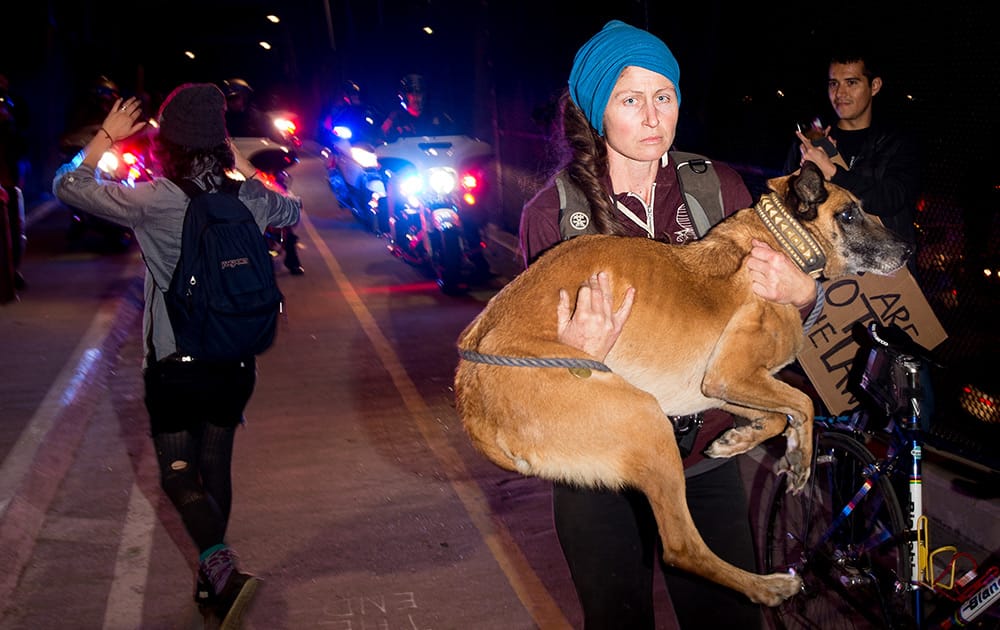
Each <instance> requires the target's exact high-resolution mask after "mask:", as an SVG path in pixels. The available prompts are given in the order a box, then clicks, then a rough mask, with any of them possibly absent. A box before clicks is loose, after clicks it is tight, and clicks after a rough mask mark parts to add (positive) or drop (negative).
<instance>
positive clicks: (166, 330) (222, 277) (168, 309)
mask: <svg viewBox="0 0 1000 630" xmlns="http://www.w3.org/2000/svg"><path fill="white" fill-rule="evenodd" d="M225 106H226V100H225V96H224V95H223V93H222V91H221V90H219V88H218V87H216V86H215V85H212V84H208V83H189V84H183V85H181V86H179V87H177V88H176V89H175V90H174V91H173V92H171V93H170V94H169V95H168V96H167V98H166V99H165V100H164V102H163V105H162V106H161V108H160V111H159V115H158V122H159V132H158V133H157V134H156V136H155V138H154V141H153V155H154V158H155V159H156V161H157V162H158V164H159V167H160V172H161V173H162V176H158V177H156V178H154V179H153V181H151V182H140V183H137V184H136V185H135V187H129V186H126V185H124V184H118V183H113V182H106V181H100V180H98V179H96V178H95V176H94V172H95V167H96V165H97V162H98V159H99V158H100V156H101V154H102V153H104V151H106V150H107V149H108V148H109V147H111V146H112V145H113V144H114V143H116V142H118V141H119V140H122V139H124V138H126V137H128V136H130V135H132V134H134V133H136V132H137V131H139V130H140V129H142V127H143V125H144V123H142V122H138V121H139V120H140V115H141V111H140V110H141V104H140V103H139V101H138V100H137V99H135V98H130V99H127V100H122V99H120V98H119V99H117V100H116V102H115V104H114V107H113V109H112V110H111V112H110V113H108V115H107V117H106V118H105V119H104V122H103V123H102V125H101V127H100V129H99V130H98V132H97V134H96V135H95V136H94V138H93V139H92V140H91V141H90V142H89V143H88V144H87V145H86V146H85V147H84V148H83V150H82V151H81V152H80V154H78V155H77V157H76V158H75V159H74V160H72V161H71V162H69V163H68V164H65V165H63V166H62V167H60V168H59V170H58V171H57V172H56V175H55V179H54V181H53V192H54V194H55V195H56V196H57V197H58V198H59V199H60V200H61V201H63V202H64V203H67V204H69V205H73V206H76V207H79V208H83V209H85V210H87V211H88V212H92V213H94V214H95V215H98V216H100V217H102V218H105V219H108V220H110V221H113V222H116V223H119V224H121V225H123V226H126V227H129V228H131V229H132V230H133V231H134V233H135V238H136V241H137V242H138V244H139V247H140V248H141V250H142V255H143V258H144V260H145V262H146V267H147V269H146V275H145V289H144V298H145V300H144V313H143V340H144V341H145V343H146V356H145V357H144V360H143V372H144V382H145V403H146V409H147V411H148V412H149V417H150V433H151V434H152V438H153V444H154V446H155V450H156V457H157V462H158V464H159V468H160V483H161V486H162V488H163V490H164V492H165V493H166V495H167V496H168V497H169V498H170V501H171V502H172V503H173V505H174V507H175V508H176V509H177V511H178V513H179V514H180V517H181V520H182V521H183V523H184V527H185V529H186V530H187V532H188V534H189V536H190V537H191V540H192V541H193V542H194V544H195V546H196V547H197V549H198V552H199V554H200V555H199V558H198V563H197V569H196V585H195V601H196V603H197V604H198V605H199V607H200V608H201V610H202V612H203V614H205V615H206V617H208V616H214V617H217V618H218V621H219V622H220V623H221V626H222V627H223V628H236V627H238V626H239V624H240V620H241V618H242V616H243V614H244V612H245V611H246V608H247V606H248V605H249V603H250V601H251V598H252V596H253V593H254V591H255V589H256V588H257V585H258V582H259V580H258V578H257V577H255V576H254V575H252V574H250V573H247V572H244V571H242V570H241V568H240V567H239V565H238V563H237V557H236V554H235V553H234V551H233V550H232V548H230V547H229V546H228V545H227V543H226V531H227V528H228V525H229V515H230V509H231V506H232V479H231V462H232V454H233V445H234V437H235V434H236V429H237V427H238V426H240V425H241V424H243V422H244V418H243V411H244V409H245V407H246V404H247V402H248V401H249V399H250V396H251V394H252V393H253V389H254V385H255V381H256V363H255V354H257V353H259V352H262V351H263V350H265V349H266V348H267V347H268V346H269V345H270V343H271V341H272V340H273V339H274V330H275V324H276V321H277V310H278V308H279V306H280V304H279V301H280V292H278V291H277V288H276V285H275V284H274V268H273V264H272V263H271V261H270V256H269V255H268V254H267V251H266V244H265V243H264V239H263V236H262V235H263V232H264V229H265V228H266V227H267V226H268V225H276V226H286V225H292V224H294V223H296V222H297V221H298V219H299V214H300V211H301V208H302V203H301V200H300V199H298V198H297V197H295V196H293V195H290V194H285V193H282V192H279V191H275V190H272V189H269V188H267V187H266V186H265V185H264V184H262V183H261V182H260V181H259V180H258V179H257V178H256V177H255V175H256V171H255V169H254V167H253V166H252V165H251V164H250V163H249V162H248V161H247V160H246V158H245V157H244V156H243V155H241V154H240V153H239V152H238V151H236V150H235V149H234V148H233V147H232V146H231V144H230V141H229V135H228V134H227V132H226V120H225ZM237 173H238V175H236V174H237ZM234 177H236V178H238V179H243V180H244V181H234V179H233V178H234ZM189 204H190V208H189ZM201 213H205V214H206V216H207V215H211V217H215V219H216V220H213V221H211V222H212V223H213V226H214V227H212V228H211V229H206V230H205V231H204V233H203V234H202V235H197V234H195V233H194V231H193V230H195V229H197V226H198V225H199V224H202V223H205V222H206V221H207V219H206V217H205V216H201ZM211 217H210V218H211ZM199 246H203V249H202V248H200V247H199ZM192 250H194V251H192ZM265 263H266V265H265ZM175 276H178V278H177V282H174V278H175ZM234 288H239V289H241V290H240V291H238V293H240V294H241V295H240V296H238V297H237V298H232V296H231V295H227V291H229V290H230V289H234ZM231 293H232V294H233V295H235V294H236V293H237V291H232V292H231ZM243 293H246V296H243V295H242V294H243ZM217 303H222V304H225V305H226V306H228V307H230V310H232V309H235V310H236V311H237V312H236V313H235V315H237V316H242V317H236V319H237V321H235V322H234V321H232V319H233V318H231V317H227V316H226V315H225V314H222V315H220V314H219V313H225V312H226V310H225V309H219V313H216V314H214V315H213V314H210V313H209V311H212V310H213V309H209V308H208V305H210V304H217ZM202 329H207V330H212V331H215V332H212V333H209V334H201V333H200V331H201V330H202ZM248 329H249V330H248Z"/></svg>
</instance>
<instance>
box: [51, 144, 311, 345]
mask: <svg viewBox="0 0 1000 630" xmlns="http://www.w3.org/2000/svg"><path fill="white" fill-rule="evenodd" d="M52 192H53V194H55V195H56V197H58V198H59V199H60V201H62V202H63V203H65V204H67V205H69V206H73V207H75V208H79V209H81V210H83V211H85V212H89V213H91V214H93V215H94V216H97V217H100V218H102V219H107V220H109V221H112V222H114V223H117V224H119V225H123V226H125V227H128V228H130V229H131V230H132V232H133V233H134V234H135V239H136V241H137V242H138V243H139V248H140V249H141V250H142V255H143V258H144V259H145V261H146V278H145V287H144V296H145V308H144V311H143V316H142V331H143V339H152V340H153V346H154V349H155V350H156V356H158V357H165V356H168V355H170V354H173V353H174V352H176V350H177V346H176V343H175V341H174V332H173V330H172V329H171V327H170V319H169V317H168V316H167V308H166V303H165V302H164V299H163V293H164V292H165V291H166V290H167V287H168V286H169V285H170V278H171V276H173V273H174V268H175V267H176V266H177V261H178V259H179V258H180V252H181V227H182V226H183V223H184V213H185V211H186V210H187V204H188V197H187V195H185V194H184V192H183V191H182V190H181V189H180V188H178V187H177V185H176V184H174V183H173V182H172V181H170V180H169V179H164V178H157V179H154V180H153V181H151V182H140V183H137V184H136V185H135V187H134V188H133V187H130V186H126V185H124V184H118V183H114V182H106V181H99V180H97V179H95V177H94V169H92V168H88V167H86V166H83V165H81V166H80V167H78V168H74V167H73V165H72V163H70V164H66V165H63V166H62V167H61V168H60V169H59V170H58V171H56V176H55V179H54V180H53V182H52ZM240 200H242V201H243V203H245V204H246V205H247V207H248V208H249V209H250V212H251V213H252V214H253V216H254V219H255V220H256V222H257V226H258V227H259V228H260V231H261V234H263V233H264V230H265V229H266V228H267V226H269V225H272V226H274V227H284V226H288V225H294V224H295V223H297V222H298V220H299V213H300V211H301V210H302V201H301V200H300V199H299V198H298V197H295V196H294V195H283V194H281V193H278V192H275V191H272V190H269V189H268V188H267V187H265V186H264V184H262V183H261V182H259V181H257V180H255V179H251V180H249V181H247V182H245V183H244V184H243V186H242V187H241V189H240ZM150 335H152V336H150Z"/></svg>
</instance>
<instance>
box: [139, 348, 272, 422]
mask: <svg viewBox="0 0 1000 630" xmlns="http://www.w3.org/2000/svg"><path fill="white" fill-rule="evenodd" d="M143 380H144V381H145V385H146V395H145V403H146V410H147V411H148V412H149V421H150V429H151V432H152V434H153V435H158V434H160V433H176V432H178V431H186V430H188V429H191V428H194V427H197V426H198V425H200V424H201V423H205V422H208V423H211V424H214V425H216V426H220V427H234V426H236V425H237V424H240V423H241V422H242V421H243V410H244V409H245V408H246V405H247V402H248V401H249V400H250V395H251V394H253V388H254V385H255V383H256V380H257V368H256V364H255V362H254V360H253V359H252V358H250V359H247V360H244V361H227V362H211V361H182V360H179V359H177V358H173V357H168V358H166V359H163V360H161V361H155V362H154V361H150V362H148V364H147V366H146V370H145V373H144V374H143Z"/></svg>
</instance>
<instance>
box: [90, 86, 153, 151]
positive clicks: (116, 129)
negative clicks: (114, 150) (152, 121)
mask: <svg viewBox="0 0 1000 630" xmlns="http://www.w3.org/2000/svg"><path fill="white" fill-rule="evenodd" d="M141 115H142V103H141V102H140V101H139V99H137V98H135V97H134V96H133V97H132V98H129V99H127V100H124V101H123V100H122V99H118V100H116V101H115V106H114V107H112V108H111V111H110V112H108V115H107V116H106V117H105V118H104V122H103V123H102V124H101V129H103V130H104V131H105V132H107V135H108V136H109V137H110V138H111V141H112V143H114V142H118V141H119V140H124V139H125V138H128V137H129V136H131V135H132V134H134V133H136V132H138V131H139V130H140V129H142V128H143V127H145V126H146V121H144V120H142V121H140V120H139V116H141ZM97 133H98V135H101V132H100V131H98V132H97Z"/></svg>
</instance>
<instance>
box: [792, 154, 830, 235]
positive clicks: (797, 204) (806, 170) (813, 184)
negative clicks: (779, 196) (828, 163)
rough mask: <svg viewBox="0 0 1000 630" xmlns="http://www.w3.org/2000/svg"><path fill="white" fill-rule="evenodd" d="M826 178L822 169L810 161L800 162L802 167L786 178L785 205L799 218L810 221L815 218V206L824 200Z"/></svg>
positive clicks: (825, 196) (825, 195)
mask: <svg viewBox="0 0 1000 630" xmlns="http://www.w3.org/2000/svg"><path fill="white" fill-rule="evenodd" d="M827 196H828V194H827V192H826V180H825V179H824V178H823V173H822V171H820V170H819V167H818V166H816V165H815V164H813V163H812V162H810V161H808V160H806V161H804V162H802V168H800V169H799V170H798V171H797V174H794V175H792V176H791V177H790V178H789V179H788V189H787V190H786V191H785V206H786V207H788V208H790V209H792V210H793V211H794V212H795V214H796V215H797V216H798V218H799V219H802V220H804V221H811V220H813V219H815V218H816V214H817V208H818V207H819V205H820V204H821V203H823V202H824V201H826V198H827Z"/></svg>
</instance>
